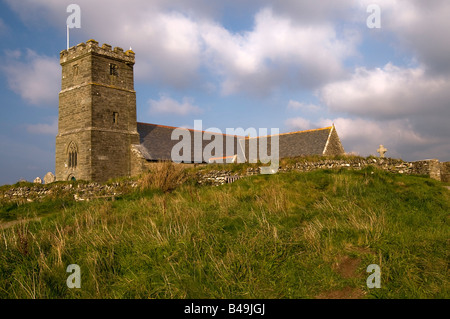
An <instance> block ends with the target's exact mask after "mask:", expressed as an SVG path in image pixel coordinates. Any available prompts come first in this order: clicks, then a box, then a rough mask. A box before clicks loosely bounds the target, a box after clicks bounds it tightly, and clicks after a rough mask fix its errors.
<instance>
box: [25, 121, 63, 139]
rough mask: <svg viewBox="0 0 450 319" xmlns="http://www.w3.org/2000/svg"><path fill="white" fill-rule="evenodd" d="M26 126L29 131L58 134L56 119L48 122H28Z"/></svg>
mask: <svg viewBox="0 0 450 319" xmlns="http://www.w3.org/2000/svg"><path fill="white" fill-rule="evenodd" d="M26 128H27V131H28V132H29V133H33V134H42V135H55V136H56V134H58V119H55V120H53V122H52V123H50V124H47V123H38V124H28V125H27V126H26Z"/></svg>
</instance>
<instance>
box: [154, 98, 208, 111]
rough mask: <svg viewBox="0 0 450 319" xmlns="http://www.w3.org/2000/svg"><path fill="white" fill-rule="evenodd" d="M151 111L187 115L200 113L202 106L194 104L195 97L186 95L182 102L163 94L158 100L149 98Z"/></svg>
mask: <svg viewBox="0 0 450 319" xmlns="http://www.w3.org/2000/svg"><path fill="white" fill-rule="evenodd" d="M149 105H150V112H152V113H168V114H175V115H187V114H192V113H200V112H201V109H200V107H198V106H196V105H194V104H193V99H191V98H188V97H185V98H183V101H182V102H181V103H180V102H178V101H176V100H174V99H172V98H170V97H168V96H166V95H161V97H160V99H159V100H158V101H156V100H152V99H151V100H149Z"/></svg>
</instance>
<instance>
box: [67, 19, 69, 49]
mask: <svg viewBox="0 0 450 319" xmlns="http://www.w3.org/2000/svg"><path fill="white" fill-rule="evenodd" d="M67 50H69V25H67Z"/></svg>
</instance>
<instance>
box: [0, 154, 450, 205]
mask: <svg viewBox="0 0 450 319" xmlns="http://www.w3.org/2000/svg"><path fill="white" fill-rule="evenodd" d="M137 161H138V163H141V161H140V158H137ZM156 164H157V163H147V165H146V168H147V169H148V168H150V169H151V167H152V166H153V165H156ZM177 165H183V166H186V167H192V164H177ZM194 165H195V166H206V167H207V165H208V164H194ZM367 166H373V167H377V168H379V169H382V170H385V171H387V172H391V173H398V174H405V175H411V174H414V175H426V176H430V177H431V178H434V179H437V177H440V178H441V179H442V180H443V181H447V182H448V181H449V180H448V177H449V172H450V162H445V163H439V161H437V160H424V161H417V162H404V161H402V160H397V159H391V158H355V159H342V160H332V159H329V160H327V159H325V160H319V161H298V162H295V161H290V162H287V163H283V162H282V163H281V166H280V168H279V172H289V171H299V172H309V171H313V170H318V169H339V168H345V169H354V170H360V169H362V168H364V167H367ZM139 169H141V167H139ZM437 171H439V173H438V172H437ZM258 174H260V168H259V167H248V168H247V169H246V170H245V171H244V172H243V173H239V174H237V173H235V172H233V171H231V170H230V169H227V164H223V169H220V170H207V171H202V170H200V171H198V172H196V175H195V176H194V178H195V179H196V180H197V182H198V183H199V184H201V185H215V186H218V185H222V184H226V183H231V182H234V181H236V180H238V179H240V178H243V177H247V176H252V175H258ZM136 187H138V182H137V181H136V180H135V179H129V180H126V179H124V180H122V181H120V182H116V183H109V184H100V183H94V182H91V183H72V184H66V183H65V184H61V183H51V184H44V185H41V184H36V185H34V186H31V187H30V186H21V187H12V188H9V189H7V190H4V191H0V203H2V202H3V203H4V202H19V203H24V202H33V201H39V200H42V199H44V198H46V197H51V196H53V197H54V198H61V196H67V198H73V199H74V200H77V201H83V200H91V199H95V198H110V199H114V198H115V197H116V196H119V195H120V194H123V193H127V192H129V191H130V190H133V189H135V188H136Z"/></svg>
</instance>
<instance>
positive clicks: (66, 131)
mask: <svg viewBox="0 0 450 319" xmlns="http://www.w3.org/2000/svg"><path fill="white" fill-rule="evenodd" d="M60 64H61V67H62V81H61V91H60V93H59V118H58V134H57V136H56V154H55V158H56V165H55V171H56V172H55V173H56V179H57V180H59V181H64V180H87V181H96V182H104V181H107V180H108V179H111V178H115V177H122V176H135V175H138V174H140V173H141V172H143V171H145V170H146V169H148V167H149V165H151V163H153V162H158V161H167V160H174V159H173V158H174V156H173V154H174V149H176V148H177V144H179V143H180V140H179V139H174V138H173V136H174V135H176V134H174V133H176V132H180V131H182V132H185V133H186V134H188V135H192V136H199V137H200V141H201V142H200V143H195V138H194V139H191V142H189V143H190V144H189V146H191V147H188V148H187V149H183V150H182V152H181V153H182V155H183V156H182V160H181V161H178V162H183V163H212V162H224V163H231V162H235V161H236V159H239V160H240V162H243V161H248V162H256V161H257V160H259V158H258V157H257V156H256V157H254V156H252V154H251V153H250V152H249V149H251V145H252V142H253V141H257V143H256V145H260V143H261V142H262V140H264V142H265V143H267V142H268V141H269V145H267V144H266V146H267V148H268V149H271V144H270V141H271V140H272V137H277V139H276V140H277V142H278V143H277V146H278V152H279V158H280V159H281V158H286V157H296V156H304V155H341V154H344V153H345V152H344V148H343V146H342V143H341V141H340V139H339V136H338V134H337V131H336V128H335V127H334V125H332V126H329V127H325V128H321V129H315V130H307V131H299V132H290V133H282V134H277V135H276V136H275V135H271V136H264V137H250V136H243V135H228V134H221V133H217V132H207V131H202V130H195V129H185V128H177V127H172V126H165V125H157V124H149V123H140V122H137V118H136V91H135V90H134V72H133V68H134V64H135V53H134V52H133V51H132V50H131V49H130V50H127V51H124V50H123V49H122V48H120V47H115V48H112V47H111V46H110V45H108V44H103V45H102V46H99V44H98V42H97V41H95V40H89V41H87V42H86V43H80V44H78V45H76V46H74V47H71V48H69V49H68V50H63V51H61V52H60ZM211 141H216V142H218V141H220V143H223V147H221V148H220V147H218V148H216V150H215V153H214V152H212V153H211V154H212V155H211V156H204V154H205V152H203V151H205V150H206V148H208V147H210V143H211ZM215 145H216V146H217V145H218V144H217V143H215ZM261 145H262V144H261ZM219 149H221V150H219ZM225 150H226V151H225ZM181 153H180V154H181ZM198 154H200V156H198ZM206 154H207V153H206ZM258 154H259V153H258ZM176 162H177V161H176Z"/></svg>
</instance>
